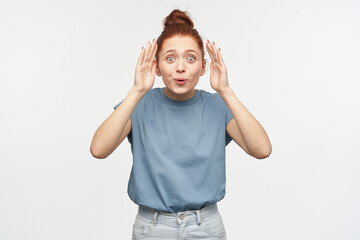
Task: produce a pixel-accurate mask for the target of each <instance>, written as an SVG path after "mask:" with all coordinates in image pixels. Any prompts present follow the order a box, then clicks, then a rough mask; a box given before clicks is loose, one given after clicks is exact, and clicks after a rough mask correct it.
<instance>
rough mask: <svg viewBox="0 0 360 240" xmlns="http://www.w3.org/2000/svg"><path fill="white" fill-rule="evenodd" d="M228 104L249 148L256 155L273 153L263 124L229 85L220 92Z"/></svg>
mask: <svg viewBox="0 0 360 240" xmlns="http://www.w3.org/2000/svg"><path fill="white" fill-rule="evenodd" d="M219 95H220V96H221V97H222V99H223V100H224V102H225V103H226V105H227V106H228V107H229V109H230V111H231V113H232V115H233V116H234V119H235V122H236V125H237V126H238V128H239V130H240V132H241V134H242V136H243V138H244V140H245V143H246V146H247V148H248V150H249V151H250V152H251V153H252V155H255V156H266V155H270V153H271V148H272V147H271V143H270V140H269V138H268V135H267V134H266V132H265V130H264V128H263V127H262V126H261V124H260V123H259V122H258V121H257V120H256V119H255V118H254V117H253V115H252V114H251V113H250V112H249V111H248V110H247V109H246V108H245V106H244V105H242V104H241V102H240V101H239V99H238V98H237V97H236V95H235V93H234V91H233V90H232V89H231V88H230V87H229V88H227V89H226V90H225V91H223V92H220V93H219Z"/></svg>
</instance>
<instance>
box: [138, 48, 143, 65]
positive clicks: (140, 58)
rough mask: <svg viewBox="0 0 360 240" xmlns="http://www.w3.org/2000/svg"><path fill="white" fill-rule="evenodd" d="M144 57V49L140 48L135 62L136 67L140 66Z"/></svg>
mask: <svg viewBox="0 0 360 240" xmlns="http://www.w3.org/2000/svg"><path fill="white" fill-rule="evenodd" d="M144 55H145V49H144V47H142V48H141V53H140V56H139V59H138V62H137V65H141V64H143V62H144Z"/></svg>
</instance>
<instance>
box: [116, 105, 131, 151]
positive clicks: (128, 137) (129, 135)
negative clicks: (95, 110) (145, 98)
mask: <svg viewBox="0 0 360 240" xmlns="http://www.w3.org/2000/svg"><path fill="white" fill-rule="evenodd" d="M123 101H124V100H122V101H121V102H119V103H118V104H116V105H115V106H114V110H116V109H117V107H118V106H119V105H120V104H121V103H122V102H123ZM133 113H134V112H133ZM133 113H132V114H131V115H130V119H131V121H133V118H132V116H133ZM132 126H133V124H132ZM127 139H128V141H129V143H131V144H132V129H131V130H130V133H129V134H128V135H127Z"/></svg>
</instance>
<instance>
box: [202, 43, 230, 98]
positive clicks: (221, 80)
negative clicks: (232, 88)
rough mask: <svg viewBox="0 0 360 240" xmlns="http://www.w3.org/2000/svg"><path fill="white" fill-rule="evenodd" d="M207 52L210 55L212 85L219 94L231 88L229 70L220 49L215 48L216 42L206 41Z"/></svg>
mask: <svg viewBox="0 0 360 240" xmlns="http://www.w3.org/2000/svg"><path fill="white" fill-rule="evenodd" d="M206 50H207V52H208V53H209V55H210V58H211V63H210V85H211V87H212V88H213V89H214V90H215V91H216V92H218V93H221V92H224V91H225V90H226V89H228V88H229V83H228V77H227V70H226V67H225V63H224V60H223V58H222V56H221V52H220V49H217V48H216V47H215V42H212V43H210V42H209V40H207V41H206Z"/></svg>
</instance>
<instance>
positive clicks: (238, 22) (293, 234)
mask: <svg viewBox="0 0 360 240" xmlns="http://www.w3.org/2000/svg"><path fill="white" fill-rule="evenodd" d="M176 7H179V8H180V9H181V10H187V11H189V13H190V14H191V16H192V19H193V21H194V23H195V28H197V30H198V31H199V33H200V34H201V36H202V37H203V39H204V41H206V39H209V40H211V41H212V40H214V41H215V43H216V45H217V46H218V47H221V50H222V53H223V57H224V60H225V63H226V66H227V69H228V76H229V84H230V87H231V88H232V89H233V90H234V92H235V94H236V96H237V97H238V99H239V100H240V101H241V103H243V104H244V106H245V107H246V108H247V109H248V110H249V111H250V112H251V113H252V114H253V116H254V117H255V118H256V119H257V120H258V121H259V122H260V123H261V124H262V126H263V127H264V128H265V130H266V131H267V133H268V135H269V137H270V140H271V143H272V147H273V151H272V154H271V155H270V157H268V158H267V159H263V160H258V159H255V158H252V157H251V156H249V155H247V154H246V153H245V152H244V151H243V150H242V149H241V148H240V147H239V146H237V145H236V143H235V142H234V141H232V142H231V143H230V144H229V145H228V146H227V150H226V151H227V152H226V156H227V159H226V164H227V165H226V167H227V188H226V190H227V193H226V196H225V198H224V199H223V200H222V201H220V202H219V203H218V204H219V210H220V213H221V214H222V216H223V221H224V224H225V228H226V231H227V236H228V239H229V240H237V239H246V240H305V239H306V240H322V239H324V240H325V239H326V240H335V239H341V240H342V239H346V240H359V239H360V188H359V183H360V176H359V168H360V161H359V157H358V155H359V147H360V146H359V143H360V138H359V133H360V131H359V122H360V116H359V103H360V99H359V95H358V92H359V83H358V82H359V80H360V72H359V66H360V57H359V56H360V47H359V43H360V31H359V29H360V24H359V23H360V3H359V2H358V1H355V0H354V1H350V0H345V1H340V0H338V1H325V0H322V1H319V0H318V1H317V0H302V1H300V0H299V1H286V0H277V1H264V0H262V1H259V0H253V1H237V2H235V1H232V2H230V1H228V2H223V1H221V3H220V1H213V0H206V1H205V0H201V1H193V0H186V1H184V0H183V1H174V0H158V1H148V0H143V1H126V2H122V1H113V0H105V1H104V0H102V1H100V0H92V1H85V0H71V1H70V0H67V1H45V0H38V1H35V0H32V1H25V0H20V1H1V3H0V116H1V117H0V159H1V161H0V239H1V240H14V239H17V240H23V239H34V240H38V239H41V240H48V239H51V240H63V239H68V240H80V239H84V240H95V239H96V240H98V239H106V240H115V239H130V237H131V229H132V224H133V221H134V219H135V215H136V212H137V205H136V204H134V203H133V202H132V201H131V200H130V199H129V197H128V195H127V192H126V190H127V183H128V179H129V175H130V169H131V166H132V155H131V150H130V143H129V142H128V141H127V140H126V139H125V141H124V142H123V144H122V145H120V146H119V147H118V149H116V150H115V152H114V153H113V154H112V155H110V156H109V157H108V158H107V159H105V160H99V159H95V158H93V157H92V155H91V154H90V151H89V148H90V143H91V140H92V137H93V134H94V133H95V131H96V129H97V127H98V126H99V125H100V124H101V123H102V122H103V121H104V120H105V119H106V118H107V117H108V116H109V115H110V114H111V112H112V111H113V106H114V105H115V104H117V103H119V102H120V101H121V100H122V99H123V98H124V97H125V96H126V95H127V93H128V91H129V90H130V88H131V86H132V84H133V77H134V72H135V65H136V61H137V58H138V56H139V54H140V51H141V47H142V46H145V45H146V43H147V41H151V40H152V39H153V38H157V37H158V36H159V34H160V33H161V31H162V21H163V19H164V18H165V17H166V16H167V15H168V14H169V13H170V12H171V10H173V9H174V8H176ZM206 58H207V59H209V56H208V55H206ZM209 60H210V59H209ZM162 86H164V85H163V82H162V80H161V78H156V80H155V85H154V87H162ZM196 88H198V89H204V90H207V91H209V92H215V91H214V90H213V89H212V88H211V86H210V83H209V70H207V73H206V75H205V76H203V77H202V78H200V81H199V84H198V85H197V86H196Z"/></svg>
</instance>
